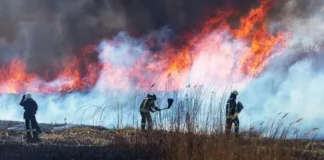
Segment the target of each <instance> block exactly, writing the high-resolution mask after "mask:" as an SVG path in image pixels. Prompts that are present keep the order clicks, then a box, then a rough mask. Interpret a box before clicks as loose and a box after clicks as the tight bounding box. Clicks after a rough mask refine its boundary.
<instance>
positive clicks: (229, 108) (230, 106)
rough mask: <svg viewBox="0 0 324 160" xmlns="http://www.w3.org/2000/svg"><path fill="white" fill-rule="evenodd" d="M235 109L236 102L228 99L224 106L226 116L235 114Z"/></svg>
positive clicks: (233, 99)
mask: <svg viewBox="0 0 324 160" xmlns="http://www.w3.org/2000/svg"><path fill="white" fill-rule="evenodd" d="M235 108H236V101H235V98H233V97H230V98H229V99H228V100H227V104H226V116H227V117H228V116H232V115H234V114H235Z"/></svg>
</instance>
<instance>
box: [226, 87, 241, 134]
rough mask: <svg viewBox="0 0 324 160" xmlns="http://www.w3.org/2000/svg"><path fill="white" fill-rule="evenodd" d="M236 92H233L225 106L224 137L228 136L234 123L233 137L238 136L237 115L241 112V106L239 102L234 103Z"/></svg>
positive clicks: (238, 123)
mask: <svg viewBox="0 0 324 160" xmlns="http://www.w3.org/2000/svg"><path fill="white" fill-rule="evenodd" d="M237 95H238V92H237V91H236V90H234V91H233V92H232V93H231V95H230V97H229V99H228V100H227V104H226V135H229V134H230V132H231V129H232V125H233V123H234V127H235V128H234V130H235V135H238V134H239V127H240V121H239V119H238V114H239V113H240V112H241V111H242V109H243V105H242V103H241V102H238V103H236V97H237Z"/></svg>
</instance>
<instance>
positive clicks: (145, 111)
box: [140, 94, 160, 130]
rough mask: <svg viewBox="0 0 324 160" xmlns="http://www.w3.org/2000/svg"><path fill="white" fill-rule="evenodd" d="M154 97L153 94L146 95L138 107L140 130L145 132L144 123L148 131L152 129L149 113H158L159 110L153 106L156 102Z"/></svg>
mask: <svg viewBox="0 0 324 160" xmlns="http://www.w3.org/2000/svg"><path fill="white" fill-rule="evenodd" d="M156 99H157V98H156V95H155V94H148V95H147V97H146V98H144V100H143V101H142V103H141V106H140V114H141V117H142V120H141V128H142V130H145V126H146V121H147V123H148V130H152V129H153V122H152V117H151V114H150V112H155V111H160V108H158V107H157V106H156V105H155V101H156ZM153 109H154V110H153Z"/></svg>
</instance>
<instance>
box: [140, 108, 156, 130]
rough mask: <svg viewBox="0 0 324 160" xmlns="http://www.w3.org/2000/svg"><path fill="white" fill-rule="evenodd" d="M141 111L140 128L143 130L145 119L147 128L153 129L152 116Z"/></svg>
mask: <svg viewBox="0 0 324 160" xmlns="http://www.w3.org/2000/svg"><path fill="white" fill-rule="evenodd" d="M140 113H141V117H142V121H141V128H142V130H145V126H146V121H147V124H148V130H152V129H153V123H152V117H151V114H150V112H140Z"/></svg>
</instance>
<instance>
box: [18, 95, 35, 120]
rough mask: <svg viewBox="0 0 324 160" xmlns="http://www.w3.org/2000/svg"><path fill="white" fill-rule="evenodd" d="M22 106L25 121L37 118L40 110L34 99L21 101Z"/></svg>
mask: <svg viewBox="0 0 324 160" xmlns="http://www.w3.org/2000/svg"><path fill="white" fill-rule="evenodd" d="M20 105H21V106H23V107H24V110H25V112H24V119H31V118H35V114H36V112H37V110H38V105H37V103H36V102H35V101H34V100H33V99H32V98H25V99H22V100H21V101H20Z"/></svg>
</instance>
